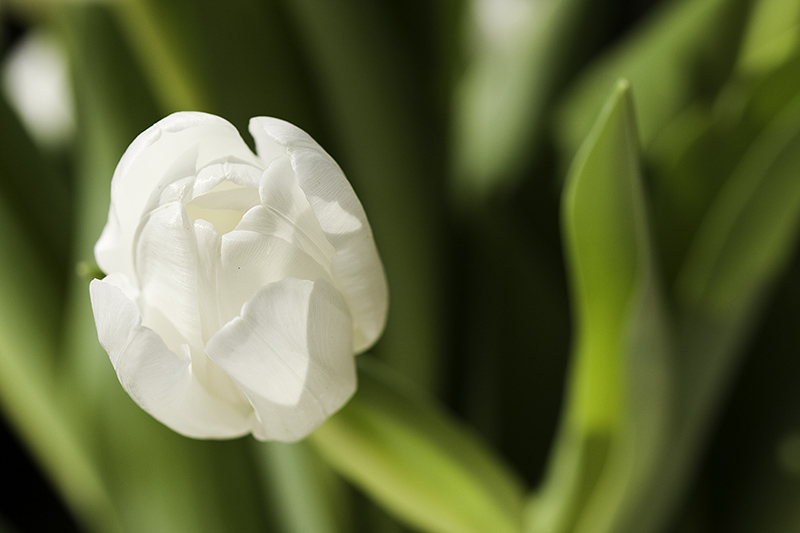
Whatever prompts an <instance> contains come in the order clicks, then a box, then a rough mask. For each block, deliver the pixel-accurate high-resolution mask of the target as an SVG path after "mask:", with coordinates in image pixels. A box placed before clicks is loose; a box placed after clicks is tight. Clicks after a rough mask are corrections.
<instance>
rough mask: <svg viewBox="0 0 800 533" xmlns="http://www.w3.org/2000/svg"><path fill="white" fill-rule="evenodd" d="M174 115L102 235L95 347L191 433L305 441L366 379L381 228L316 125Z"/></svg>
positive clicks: (117, 196) (143, 397) (117, 197)
mask: <svg viewBox="0 0 800 533" xmlns="http://www.w3.org/2000/svg"><path fill="white" fill-rule="evenodd" d="M250 133H251V134H252V135H253V137H254V139H255V144H256V151H257V153H258V155H255V154H253V153H252V152H251V150H250V149H249V148H248V147H247V145H246V144H245V143H244V141H243V140H242V138H241V137H240V136H239V134H238V132H237V131H236V129H235V128H234V127H233V126H232V125H231V124H230V123H228V122H227V121H225V120H224V119H222V118H219V117H217V116H214V115H208V114H205V113H194V112H192V113H190V112H183V113H175V114H173V115H170V116H169V117H166V118H165V119H163V120H161V121H160V122H158V123H156V124H155V125H153V126H152V127H150V128H149V129H147V130H146V131H145V132H144V133H142V134H141V135H139V136H138V137H137V138H136V140H134V141H133V143H132V144H131V145H130V147H128V149H127V151H126V152H125V154H124V155H123V157H122V160H121V161H120V162H119V165H118V166H117V169H116V171H115V172H114V177H113V179H112V181H111V207H110V209H109V214H108V223H107V224H106V227H105V229H104V230H103V233H102V235H101V237H100V240H99V241H98V242H97V245H96V246H95V258H96V260H97V263H98V265H99V266H100V268H102V269H103V270H104V271H105V272H106V273H107V274H108V276H107V277H106V278H104V279H103V280H94V281H92V283H91V287H90V291H91V299H92V308H93V311H94V317H95V323H96V325H97V333H98V337H99V340H100V344H101V345H102V346H103V348H105V350H106V351H107V352H108V355H109V356H110V358H111V362H112V364H113V365H114V368H115V370H116V372H117V376H118V377H119V380H120V383H121V384H122V386H123V387H124V388H125V390H126V391H127V392H128V394H130V396H131V397H132V398H133V399H134V400H135V401H136V402H137V403H138V404H139V405H140V406H141V407H142V408H143V409H144V410H145V411H147V412H148V413H150V414H151V415H152V416H154V417H155V418H156V419H158V420H159V421H161V422H162V423H164V424H166V425H167V426H169V427H170V428H172V429H173V430H175V431H177V432H179V433H181V434H184V435H187V436H190V437H196V438H230V437H237V436H240V435H245V434H247V433H252V434H253V435H254V436H255V437H256V438H257V439H260V440H279V441H287V442H288V441H296V440H299V439H302V438H303V437H305V436H307V435H308V434H309V433H311V432H312V431H313V430H314V429H315V428H316V427H317V426H319V425H320V424H321V423H322V422H323V421H324V420H325V419H326V418H327V417H328V416H330V415H331V414H332V413H334V412H335V411H336V410H337V409H339V408H340V407H341V406H342V405H343V404H344V403H345V402H346V401H347V400H348V399H349V398H350V396H351V395H352V394H353V392H354V391H355V387H356V373H355V361H354V357H353V356H354V355H355V354H357V353H359V352H363V351H364V350H366V349H367V348H369V347H370V346H371V345H372V344H373V343H374V342H375V341H376V340H377V338H378V336H379V335H380V333H381V331H382V329H383V326H384V322H385V319H386V310H387V287H386V280H385V276H384V272H383V266H382V264H381V261H380V258H379V257H378V252H377V249H376V248H375V243H374V240H373V237H372V231H371V229H370V226H369V222H368V221H367V218H366V215H365V214H364V210H363V208H362V207H361V204H360V202H359V201H358V198H356V195H355V193H354V192H353V189H352V188H351V186H350V184H349V183H348V182H347V179H346V178H345V176H344V174H343V173H342V171H341V170H340V169H339V167H338V166H337V164H336V163H335V162H334V161H333V159H332V158H331V157H330V156H329V155H328V154H327V153H325V151H324V150H323V149H322V148H321V147H320V146H319V145H318V144H317V143H316V142H315V141H314V140H313V139H312V138H311V137H309V136H308V135H307V134H306V133H305V132H303V131H302V130H300V129H299V128H297V127H295V126H293V125H291V124H289V123H287V122H284V121H281V120H278V119H274V118H266V117H256V118H253V119H251V120H250Z"/></svg>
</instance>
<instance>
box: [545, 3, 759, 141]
mask: <svg viewBox="0 0 800 533" xmlns="http://www.w3.org/2000/svg"><path fill="white" fill-rule="evenodd" d="M750 3H751V0H673V1H672V2H669V3H666V4H664V5H663V7H662V8H660V9H659V10H657V11H655V12H654V13H653V14H652V15H651V16H650V17H649V18H648V19H647V20H646V21H645V22H644V23H643V24H641V25H640V26H639V27H638V28H637V30H635V32H634V33H633V34H631V35H630V36H629V37H627V38H626V39H625V40H623V41H622V42H621V43H620V44H619V45H618V46H617V47H616V48H614V49H613V50H612V51H611V52H609V53H608V54H606V55H605V56H604V57H603V58H602V59H601V60H599V61H598V62H596V63H595V65H594V66H593V67H592V68H591V69H589V70H588V71H587V73H586V74H585V75H584V76H583V77H582V78H581V79H580V80H579V81H578V83H577V84H576V86H575V88H574V89H573V90H572V91H571V92H570V93H569V94H568V95H567V97H566V98H565V99H564V101H563V102H562V105H561V107H560V112H559V116H558V117H557V120H556V122H555V123H556V124H557V127H558V132H557V133H558V138H559V140H560V144H561V146H562V150H563V152H564V153H566V154H572V153H574V151H575V149H576V147H577V146H579V145H580V143H581V141H582V140H583V139H584V137H585V136H586V134H587V132H588V131H589V128H590V127H591V117H592V116H593V113H594V110H596V109H598V108H600V106H601V104H602V102H603V100H604V99H605V94H604V92H603V88H604V87H608V86H609V85H611V84H612V83H613V82H614V81H615V80H617V79H619V78H626V79H628V80H630V81H631V83H632V84H633V86H634V87H636V94H637V99H636V112H637V117H638V120H639V126H640V134H641V140H642V144H643V146H644V147H645V148H646V147H647V146H648V145H649V144H650V143H651V142H652V141H653V139H654V138H655V136H656V135H657V134H658V133H659V131H660V130H661V128H662V127H663V126H664V124H665V123H666V122H667V121H669V120H671V119H672V117H673V116H674V115H675V114H676V113H677V112H678V111H680V110H681V109H682V108H684V107H685V106H686V105H688V104H689V103H690V102H693V101H694V100H695V99H696V98H704V99H707V100H708V99H711V98H713V97H714V96H715V95H716V93H717V91H718V89H719V87H720V85H721V84H722V83H723V82H724V81H725V80H726V79H727V77H728V75H729V73H730V70H731V68H732V66H733V64H734V61H735V59H736V54H737V52H738V45H739V42H740V40H741V36H742V32H743V28H744V24H745V21H746V20H747V15H748V11H749V7H750Z"/></svg>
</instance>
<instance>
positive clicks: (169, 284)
mask: <svg viewBox="0 0 800 533" xmlns="http://www.w3.org/2000/svg"><path fill="white" fill-rule="evenodd" d="M197 254H198V252H197V240H196V237H195V234H194V225H193V224H192V222H191V221H190V220H189V217H188V215H187V214H186V210H185V209H184V207H183V206H182V205H181V204H178V203H172V204H168V205H164V206H161V207H160V208H159V209H156V210H155V211H153V212H152V213H150V214H149V215H148V216H147V217H146V218H145V220H143V221H142V226H141V228H140V232H139V235H138V237H137V241H136V257H135V263H136V271H137V273H138V274H139V288H140V290H141V294H142V298H141V301H142V302H143V304H144V305H145V307H143V308H142V314H143V316H144V323H145V325H147V326H148V327H151V328H153V329H154V330H155V331H157V332H158V333H159V334H160V335H161V336H162V337H165V340H167V342H168V345H169V346H170V348H171V349H173V350H177V346H175V345H174V343H172V342H169V341H170V339H169V338H167V331H168V330H167V329H165V327H164V326H162V324H164V321H165V320H166V321H168V322H169V323H170V324H171V325H172V326H174V328H175V330H177V332H178V333H179V334H180V339H179V340H178V341H177V342H178V343H188V344H190V345H192V346H195V347H198V346H202V345H203V339H202V331H201V326H202V324H201V318H200V304H199V301H198V285H197V280H198V255H197Z"/></svg>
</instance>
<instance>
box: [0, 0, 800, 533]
mask: <svg viewBox="0 0 800 533" xmlns="http://www.w3.org/2000/svg"><path fill="white" fill-rule="evenodd" d="M0 22H1V23H2V27H1V28H0V68H2V95H0V247H2V252H0V295H1V296H0V413H2V415H3V418H2V428H0V447H2V452H3V453H2V455H0V457H2V458H1V459H0V461H1V462H2V480H3V484H4V485H5V486H6V487H7V494H8V496H6V497H4V498H2V499H0V531H10V532H12V531H20V532H27V531H148V532H150V531H170V532H179V531H287V532H288V531H293V532H310V531H356V532H358V531H363V532H372V531H378V532H380V531H386V532H402V531H439V530H442V531H444V530H445V529H437V528H438V526H435V525H431V524H428V523H427V522H426V521H425V518H424V517H423V518H420V517H418V516H417V515H416V514H415V513H414V512H413V511H407V510H406V508H405V507H404V506H403V505H402V503H396V502H397V501H400V500H402V499H403V497H402V496H397V494H400V493H401V492H402V491H401V490H400V489H397V490H396V491H395V492H392V491H394V490H395V489H392V488H389V489H386V490H385V491H384V490H380V489H376V488H375V487H376V486H383V487H393V486H394V485H393V480H392V479H390V478H381V477H380V475H379V474H375V476H376V477H375V478H374V479H372V478H370V477H369V476H370V475H371V474H370V473H367V474H364V476H366V478H368V479H367V481H365V480H364V479H365V478H364V476H362V475H361V474H359V473H356V474H353V472H352V471H351V470H348V468H343V467H342V466H341V465H342V461H344V462H345V463H346V462H347V461H348V460H352V461H357V457H358V456H357V455H354V454H357V452H358V450H357V449H355V448H354V449H353V450H342V451H340V452H338V453H339V454H341V456H346V457H345V458H344V459H342V457H340V456H337V452H336V451H334V452H331V446H330V445H328V444H326V443H327V442H330V441H328V437H327V436H326V435H325V434H321V436H319V437H316V436H315V437H313V438H312V439H311V440H310V441H309V442H303V443H299V444H296V445H277V444H276V445H272V444H259V443H256V442H255V441H253V440H252V438H250V437H246V438H242V439H238V440H235V441H227V442H202V441H192V440H189V439H186V438H184V437H181V436H179V435H177V434H174V433H172V432H170V431H169V430H168V429H166V428H164V427H162V426H161V425H160V424H159V423H158V422H156V421H154V420H152V419H150V418H149V416H148V415H146V414H145V413H143V412H141V411H140V410H139V408H138V407H137V406H136V405H135V404H134V403H133V402H132V401H131V400H130V398H128V396H127V395H126V394H125V393H124V391H123V390H122V389H121V387H120V386H119V383H118V382H117V379H116V376H115V375H114V372H113V368H112V367H111V365H110V363H109V361H108V358H107V356H106V354H105V353H104V352H103V350H102V348H100V346H99V345H98V343H97V339H96V333H95V331H94V324H93V320H92V315H91V308H90V306H89V299H88V282H89V280H90V279H91V278H92V276H93V275H96V274H95V272H96V266H95V265H94V259H93V256H92V247H93V245H94V242H95V241H96V239H97V238H98V237H99V234H100V231H101V229H102V227H103V225H104V224H105V220H106V216H107V212H108V211H107V210H108V197H109V183H110V179H111V175H112V174H113V170H114V167H115V165H116V163H117V161H118V160H119V158H120V156H121V155H122V153H123V151H124V150H125V148H126V147H127V146H128V144H129V143H130V142H131V141H132V140H133V139H134V138H135V136H136V135H137V134H138V133H140V132H141V131H143V130H144V129H146V128H147V127H148V126H150V125H151V124H153V123H154V122H156V121H157V120H159V119H160V118H162V117H163V116H165V115H167V114H169V113H171V112H174V111H178V110H202V111H207V112H211V113H215V114H218V115H220V116H222V117H224V118H226V119H227V120H229V121H230V122H232V123H233V124H234V125H235V126H236V127H237V128H238V129H239V131H240V132H246V126H247V121H248V119H249V118H250V117H253V116H262V115H266V116H275V117H279V118H282V119H285V120H288V121H290V122H292V123H294V124H296V125H298V126H300V127H301V128H303V129H304V130H305V131H307V132H308V133H309V134H311V135H312V137H314V138H315V139H316V140H317V141H318V142H319V143H320V144H321V145H322V146H323V147H324V148H325V149H326V150H327V151H328V152H329V153H330V154H331V155H332V156H333V157H334V159H336V161H337V162H338V163H339V165H340V166H341V167H342V169H343V170H344V171H345V174H346V175H347V176H348V178H349V179H350V181H351V182H352V184H353V187H354V188H355V190H356V192H357V194H358V195H359V198H360V199H361V201H362V203H363V204H364V207H365V209H366V212H367V215H368V217H369V219H370V221H371V223H372V227H373V231H374V234H375V238H376V241H377V244H378V249H379V251H380V253H381V255H382V258H383V260H384V263H385V266H386V271H387V276H388V279H389V287H390V294H391V304H390V316H389V322H388V326H387V329H386V332H385V334H384V336H383V338H382V340H381V341H380V342H379V343H378V345H377V346H376V347H375V348H374V349H373V350H371V352H370V354H369V355H365V356H361V357H365V358H369V359H370V360H372V359H374V360H377V361H379V362H380V363H381V364H382V365H383V366H385V368H386V369H388V371H390V372H391V373H392V374H393V376H395V377H396V378H397V379H398V380H400V381H403V382H406V383H407V384H409V386H408V387H407V389H406V391H407V394H410V395H411V396H413V397H414V398H424V399H425V400H424V401H425V402H427V403H428V404H429V405H432V406H433V408H432V409H433V411H434V412H435V413H436V416H441V417H442V420H445V421H446V424H452V425H453V427H456V428H458V431H459V432H460V433H459V435H460V437H459V438H460V439H464V442H467V441H468V442H470V443H472V442H477V443H480V444H479V446H480V447H481V450H483V452H482V453H484V452H485V453H486V454H487V455H489V456H491V457H492V458H493V459H492V460H496V461H497V462H499V463H501V464H502V465H503V467H502V469H503V471H504V472H509V474H508V475H509V477H510V478H513V480H514V481H513V483H512V484H514V485H515V486H517V487H520V488H519V499H520V502H521V503H520V502H518V503H517V504H515V505H518V507H517V508H516V509H517V510H516V511H515V512H512V513H511V514H512V515H513V516H512V518H511V519H510V522H512V523H515V524H517V525H518V526H519V528H518V530H525V531H553V532H568V531H581V532H594V531H598V532H599V531H609V532H617V531H630V532H647V531H653V532H678V531H681V532H684V531H688V532H739V531H741V532H749V531H758V532H792V531H800V386H799V385H798V384H800V328H798V327H797V324H798V320H800V271H798V269H799V268H800V265H798V262H797V244H798V239H797V237H798V223H800V3H798V2H797V1H796V0H638V1H637V0H609V1H603V2H600V1H598V0H437V1H430V0H428V1H423V0H402V1H396V2H373V1H370V0H336V1H327V2H320V1H315V0H228V1H226V2H218V1H215V0H161V1H158V0H94V1H92V0H5V2H0ZM620 79H624V80H627V83H622V84H621V85H620V84H618V80H620ZM243 137H244V138H245V140H246V141H247V142H248V143H250V144H251V146H252V140H251V139H250V138H249V137H248V135H247V134H246V133H243ZM362 371H363V372H368V370H364V369H362ZM365 379H368V378H365ZM365 394H366V393H365ZM365 398H366V396H365ZM359 402H362V403H360V404H359V406H361V405H367V406H370V405H373V403H374V405H378V403H377V402H372V400H370V399H369V398H367V399H364V400H359ZM354 409H355V408H354ZM375 409H379V407H375ZM376 412H378V414H379V415H380V411H379V410H378V411H376ZM337 416H338V415H337ZM347 416H348V415H347V414H346V413H345V414H344V415H343V418H342V420H343V422H342V424H345V425H346V424H347V423H348V422H347V421H348V420H349V419H348V418H347ZM386 416H389V415H386ZM414 424H415V422H414V420H412V421H411V422H409V425H410V426H409V427H410V428H411V429H409V430H408V431H409V432H410V433H409V434H412V433H413V435H415V438H416V436H418V435H422V437H420V438H422V439H423V441H424V440H425V438H427V436H426V433H425V431H422V430H420V431H419V432H417V433H414V432H415V431H417V430H416V429H414ZM348 427H350V426H348ZM448 427H449V426H448ZM362 430H363V428H362ZM352 431H353V432H354V433H353V435H359V433H358V432H359V431H361V430H359V429H358V428H355V429H352ZM363 431H366V430H363ZM315 439H316V440H315ZM430 439H431V440H430V442H432V443H433V444H432V446H435V445H436V443H437V442H440V441H439V440H437V439H438V436H437V435H435V432H433V433H431V435H430ZM415 442H416V441H415ZM421 442H422V441H421ZM375 446H377V447H378V448H376V449H377V450H378V451H377V453H378V454H379V455H380V454H381V453H384V452H385V450H383V449H381V448H380V445H379V444H375ZM420 446H423V445H422V444H421V445H420ZM465 446H471V444H469V445H467V444H465ZM420 449H422V448H420ZM415 451H416V450H415V449H414V448H413V447H411V448H409V449H407V450H405V452H406V453H407V454H408V455H409V456H410V459H408V461H410V464H412V465H413V464H415V463H414V459H413V457H414V456H415ZM385 453H386V454H389V455H391V453H393V452H388V451H386V452H385ZM348 454H349V455H348ZM401 455H402V454H401ZM392 460H393V459H392ZM402 460H406V459H403V458H402V457H401V458H400V459H398V461H402ZM398 464H404V465H405V463H402V462H401V463H398ZM406 466H407V465H406ZM423 466H424V465H423ZM423 466H420V469H422V470H424V468H423ZM460 467H463V468H464V471H465V472H468V473H469V472H470V463H469V462H466V463H464V464H461V465H460ZM432 475H433V474H432ZM504 475H505V474H504ZM454 479H455V478H454ZM432 483H433V486H438V485H436V483H434V482H433V481H432ZM453 483H455V481H454V482H453ZM487 483H488V482H487ZM479 485H480V484H479ZM454 486H455V485H454ZM482 486H483V487H484V488H485V490H486V491H487V492H492V486H491V484H485V485H482ZM432 498H433V500H432V501H433V502H434V503H432V506H433V508H434V511H435V510H436V508H437V507H436V506H437V504H436V502H435V500H436V498H435V497H432ZM515 513H516V514H515ZM492 530H493V529H491V528H490V529H487V528H486V527H485V526H479V525H475V526H474V527H464V528H462V529H459V528H455V529H452V531H492ZM496 531H505V529H502V528H500V527H499V526H498V529H496Z"/></svg>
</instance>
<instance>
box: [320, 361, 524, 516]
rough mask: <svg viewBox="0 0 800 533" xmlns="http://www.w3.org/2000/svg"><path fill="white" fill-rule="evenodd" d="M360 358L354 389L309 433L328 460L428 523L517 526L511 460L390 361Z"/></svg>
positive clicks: (390, 505)
mask: <svg viewBox="0 0 800 533" xmlns="http://www.w3.org/2000/svg"><path fill="white" fill-rule="evenodd" d="M358 362H359V387H358V391H357V392H356V395H355V396H354V397H353V399H352V400H351V401H350V403H348V404H347V405H346V406H345V407H344V408H343V409H342V411H341V412H339V413H338V414H337V415H336V416H334V417H333V418H331V419H329V420H328V421H327V422H326V423H325V424H324V425H323V426H322V427H321V428H320V429H318V430H317V431H316V432H315V433H314V434H313V435H312V437H311V441H312V443H313V444H314V445H315V446H316V447H317V448H318V449H319V451H320V453H321V454H322V456H323V457H324V458H325V459H326V460H327V461H328V462H329V464H330V465H331V466H332V467H333V468H334V469H336V470H337V471H338V472H339V473H340V474H341V475H342V476H344V477H345V478H346V479H349V480H350V481H352V482H353V483H354V484H355V485H357V486H358V487H360V488H361V489H362V490H364V491H365V492H366V493H367V494H369V495H370V496H371V497H372V498H374V499H375V500H377V501H379V502H381V503H382V504H383V505H384V506H385V507H386V508H387V509H389V510H390V511H392V512H393V513H395V514H396V515H397V516H398V517H400V518H403V519H404V520H406V521H407V522H408V523H409V524H411V525H413V526H415V527H417V528H420V529H421V530H423V531H432V532H482V531H497V532H505V531H508V532H513V531H518V530H519V528H520V522H521V512H522V508H521V503H522V497H521V496H522V494H521V488H520V486H519V484H518V482H517V480H516V479H514V477H513V476H512V475H511V474H510V473H509V471H508V470H507V469H506V468H505V466H503V465H502V464H501V463H500V462H499V461H498V460H497V459H496V458H495V457H494V456H493V455H492V454H491V453H490V452H489V451H488V450H486V449H485V448H484V447H483V446H481V444H480V443H479V442H478V440H477V439H476V438H475V437H474V436H473V435H471V434H470V433H469V432H468V431H466V430H465V429H464V428H462V427H461V426H460V425H458V424H457V423H456V422H454V421H453V420H452V419H450V418H449V417H448V416H447V415H446V414H445V413H443V412H441V411H439V410H438V409H436V408H435V407H434V406H433V405H429V404H427V403H426V402H424V401H422V400H420V399H419V397H418V396H417V395H415V394H414V393H413V392H411V390H410V389H409V388H408V386H406V385H405V384H404V383H402V382H401V381H399V380H398V378H397V377H395V376H394V375H393V374H392V373H391V372H390V371H389V369H388V368H387V367H385V366H383V365H382V364H380V363H378V361H377V360H375V359H372V358H370V357H369V356H361V357H359V359H358Z"/></svg>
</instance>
